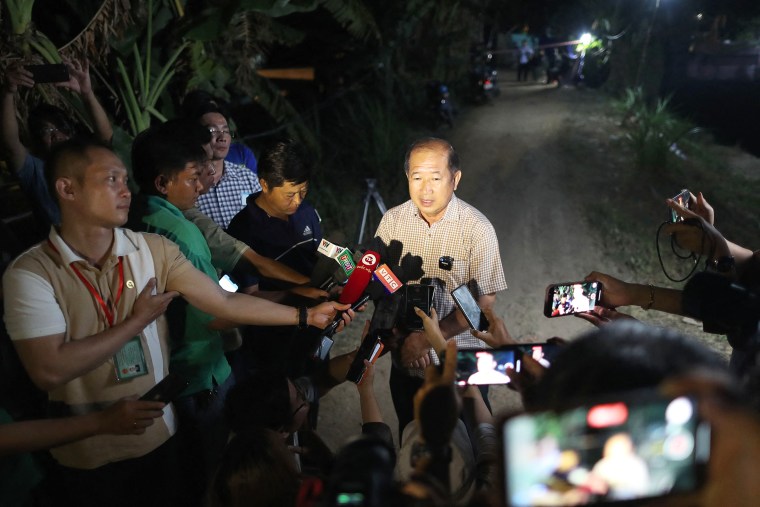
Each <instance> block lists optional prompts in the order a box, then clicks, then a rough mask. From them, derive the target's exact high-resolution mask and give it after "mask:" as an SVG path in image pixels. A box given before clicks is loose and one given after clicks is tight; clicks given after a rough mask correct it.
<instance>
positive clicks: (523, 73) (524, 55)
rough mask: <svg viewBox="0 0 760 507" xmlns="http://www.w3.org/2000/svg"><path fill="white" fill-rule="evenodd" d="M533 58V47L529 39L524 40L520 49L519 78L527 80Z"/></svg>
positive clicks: (519, 79)
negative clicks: (529, 43)
mask: <svg viewBox="0 0 760 507" xmlns="http://www.w3.org/2000/svg"><path fill="white" fill-rule="evenodd" d="M532 58H533V48H532V47H530V46H529V45H528V41H527V40H524V41H522V44H521V45H520V48H519V49H518V65H517V80H518V81H527V80H528V71H529V70H530V63H531V59H532Z"/></svg>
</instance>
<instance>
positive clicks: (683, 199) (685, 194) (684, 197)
mask: <svg viewBox="0 0 760 507" xmlns="http://www.w3.org/2000/svg"><path fill="white" fill-rule="evenodd" d="M673 200H674V201H675V202H676V203H677V204H680V205H681V206H683V207H684V208H687V209H690V208H691V207H690V206H689V204H691V192H689V191H688V190H687V189H683V190H681V192H680V193H679V194H678V195H677V196H675V197H673ZM670 221H671V222H683V217H682V216H680V215H679V214H678V213H676V212H675V210H672V209H671V210H670Z"/></svg>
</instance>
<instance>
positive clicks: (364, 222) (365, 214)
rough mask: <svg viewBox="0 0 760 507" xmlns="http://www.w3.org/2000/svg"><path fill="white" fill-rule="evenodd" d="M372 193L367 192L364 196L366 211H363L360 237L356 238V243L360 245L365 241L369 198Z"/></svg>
mask: <svg viewBox="0 0 760 507" xmlns="http://www.w3.org/2000/svg"><path fill="white" fill-rule="evenodd" d="M370 197H371V195H370V194H367V197H365V198H364V213H362V223H361V225H360V226H359V239H357V240H356V245H357V246H359V245H361V244H362V241H364V228H365V227H367V214H368V213H369V199H370Z"/></svg>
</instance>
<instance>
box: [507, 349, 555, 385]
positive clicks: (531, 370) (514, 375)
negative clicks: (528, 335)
mask: <svg viewBox="0 0 760 507" xmlns="http://www.w3.org/2000/svg"><path fill="white" fill-rule="evenodd" d="M505 373H506V374H507V376H508V377H509V380H510V382H509V384H507V387H510V388H512V389H514V390H515V391H517V392H519V393H524V392H525V391H526V390H527V389H530V388H531V387H532V386H534V385H535V384H536V383H538V381H539V380H541V377H543V376H544V374H546V368H545V367H544V366H542V365H541V363H539V362H538V361H536V360H535V359H533V358H532V357H531V356H530V354H523V355H522V368H521V369H520V371H519V372H517V371H515V369H514V368H512V367H511V366H508V367H507V369H506V370H505Z"/></svg>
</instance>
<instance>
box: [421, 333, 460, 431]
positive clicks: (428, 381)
mask: <svg viewBox="0 0 760 507" xmlns="http://www.w3.org/2000/svg"><path fill="white" fill-rule="evenodd" d="M443 361H444V362H443V369H442V370H441V369H439V368H438V366H435V365H430V366H428V367H427V369H426V370H425V382H424V383H423V384H422V387H420V388H419V389H418V390H417V392H416V393H415V394H414V418H415V419H416V420H417V421H419V420H420V405H421V404H422V400H423V399H424V398H425V396H426V395H427V393H428V392H430V391H431V390H433V389H435V388H436V387H442V386H443V387H448V388H450V389H451V390H452V391H453V390H454V380H456V367H457V344H456V342H455V341H454V340H450V341H448V342H446V353H445V354H444V358H443Z"/></svg>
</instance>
